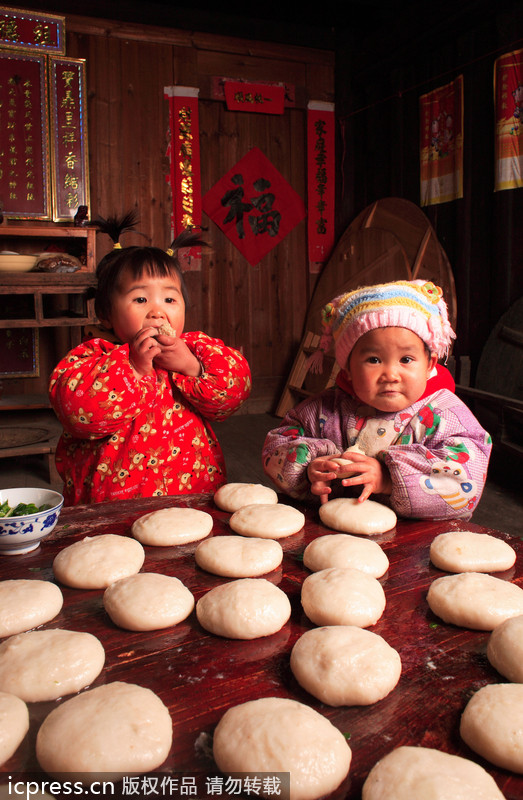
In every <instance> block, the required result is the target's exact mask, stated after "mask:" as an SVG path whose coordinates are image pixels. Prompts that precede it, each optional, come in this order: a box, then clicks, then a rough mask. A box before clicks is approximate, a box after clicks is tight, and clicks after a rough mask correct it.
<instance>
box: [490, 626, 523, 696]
mask: <svg viewBox="0 0 523 800" xmlns="http://www.w3.org/2000/svg"><path fill="white" fill-rule="evenodd" d="M487 658H488V660H489V661H490V663H491V664H492V666H493V667H494V669H497V671H498V672H499V673H500V675H503V677H505V678H508V680H509V681H512V682H513V683H523V615H521V614H520V615H519V616H517V617H510V618H509V619H506V620H505V621H504V622H502V623H501V625H498V626H497V628H494V630H493V631H492V633H491V634H490V637H489V640H488V644H487Z"/></svg>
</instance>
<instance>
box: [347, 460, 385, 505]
mask: <svg viewBox="0 0 523 800" xmlns="http://www.w3.org/2000/svg"><path fill="white" fill-rule="evenodd" d="M342 458H344V459H347V460H348V461H350V462H351V463H350V464H344V465H343V467H342V468H341V474H340V475H338V477H340V478H342V481H341V483H342V486H359V485H360V484H363V491H362V492H361V494H360V496H359V497H358V501H359V502H360V503H362V502H363V501H364V500H367V499H368V498H369V497H370V496H371V494H390V493H391V492H392V480H391V477H390V473H389V471H388V469H387V467H386V466H385V464H383V463H382V462H381V461H378V459H377V458H371V456H366V455H365V454H364V453H358V452H357V451H354V450H347V451H346V452H345V453H343V455H342ZM347 475H349V476H350V477H346V476H347Z"/></svg>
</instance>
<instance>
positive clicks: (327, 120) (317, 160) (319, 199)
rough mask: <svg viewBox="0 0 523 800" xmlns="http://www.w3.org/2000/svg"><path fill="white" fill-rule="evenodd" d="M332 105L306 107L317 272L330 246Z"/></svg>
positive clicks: (310, 234)
mask: <svg viewBox="0 0 523 800" xmlns="http://www.w3.org/2000/svg"><path fill="white" fill-rule="evenodd" d="M334 147H335V143H334V104H333V103H324V102H320V101H317V102H316V101H312V100H311V101H310V102H309V104H308V106H307V166H308V201H309V218H308V238H309V263H310V270H311V272H315V271H318V267H319V266H320V265H321V264H324V263H325V262H326V261H327V259H328V257H329V254H330V252H331V250H332V248H333V246H334V226H335V218H334V215H335V177H334V176H335V151H334Z"/></svg>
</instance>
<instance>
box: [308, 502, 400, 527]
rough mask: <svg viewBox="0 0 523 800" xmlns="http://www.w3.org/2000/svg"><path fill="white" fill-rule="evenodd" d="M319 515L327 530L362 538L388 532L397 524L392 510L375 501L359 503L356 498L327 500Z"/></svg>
mask: <svg viewBox="0 0 523 800" xmlns="http://www.w3.org/2000/svg"><path fill="white" fill-rule="evenodd" d="M319 514H320V519H321V521H322V522H323V524H324V525H326V526H327V528H332V529H333V530H335V531H342V532H344V533H358V534H362V535H363V536H373V535H375V534H377V533H385V532H386V531H390V530H391V529H392V528H394V527H395V525H396V522H397V517H396V514H395V513H394V511H393V510H392V508H388V506H384V505H383V504H382V503H377V502H376V501H375V500H364V501H363V502H362V503H360V502H359V500H358V499H357V498H356V497H337V498H335V499H334V500H329V501H328V502H327V503H323V505H321V506H320V510H319Z"/></svg>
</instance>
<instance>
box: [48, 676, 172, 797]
mask: <svg viewBox="0 0 523 800" xmlns="http://www.w3.org/2000/svg"><path fill="white" fill-rule="evenodd" d="M171 742H172V721H171V717H170V714H169V710H168V709H167V707H166V706H165V705H164V704H163V703H162V701H161V700H160V698H159V697H158V696H157V695H156V694H155V693H154V692H152V691H151V690H150V689H146V688H144V687H143V686H137V685H136V684H132V683H123V682H118V681H117V682H114V683H107V684H105V685H104V686H99V687H97V688H96V689H90V690H89V691H86V692H82V694H79V695H76V696H75V697H72V698H70V699H69V700H66V701H65V703H62V704H61V705H59V706H58V707H57V708H55V709H53V711H51V713H50V714H49V715H48V716H47V717H46V718H45V719H44V721H43V723H42V725H41V726H40V729H39V731H38V735H37V737H36V757H37V759H38V762H39V764H40V766H41V767H42V769H43V770H44V771H45V772H47V773H48V774H49V775H52V776H55V777H67V776H66V775H65V773H70V772H74V773H76V776H75V778H76V779H77V780H85V781H88V782H91V781H93V780H96V779H97V775H98V776H99V779H100V780H118V779H119V778H121V777H122V776H124V775H140V774H142V773H144V772H150V771H151V770H154V769H156V768H157V767H159V766H160V765H161V764H162V763H163V762H164V761H165V759H166V758H167V755H168V753H169V750H170V747H171Z"/></svg>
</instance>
